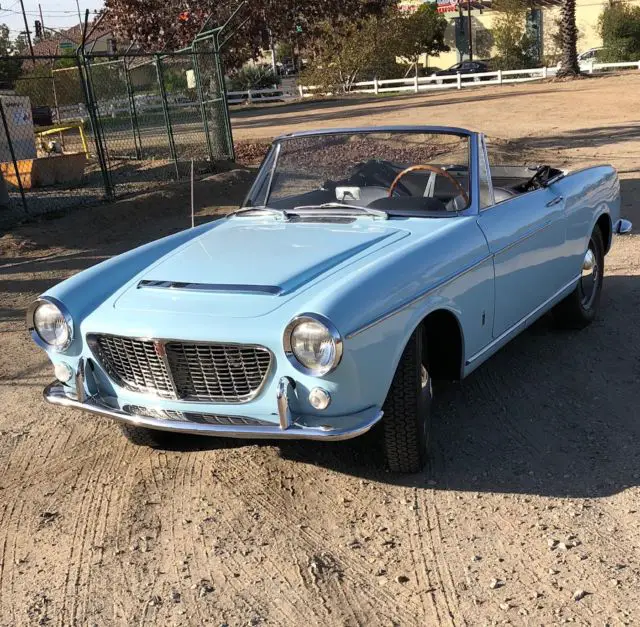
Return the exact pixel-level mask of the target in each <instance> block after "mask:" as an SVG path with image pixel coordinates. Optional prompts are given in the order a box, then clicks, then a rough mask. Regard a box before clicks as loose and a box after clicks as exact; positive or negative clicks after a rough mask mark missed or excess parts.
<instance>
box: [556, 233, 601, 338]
mask: <svg viewBox="0 0 640 627" xmlns="http://www.w3.org/2000/svg"><path fill="white" fill-rule="evenodd" d="M589 252H590V253H591V254H592V255H593V261H594V265H593V268H591V269H590V270H585V269H584V268H583V271H582V276H581V278H580V280H579V281H578V284H577V285H576V287H575V289H574V290H573V292H571V294H569V296H567V297H566V298H565V299H564V300H562V301H560V302H559V303H558V304H557V305H556V306H555V307H554V308H553V316H554V318H555V320H556V322H557V324H558V325H559V326H560V327H562V328H564V329H583V328H584V327H586V326H587V325H588V324H591V322H593V319H594V318H595V317H596V313H597V311H598V305H599V304H600V294H601V293H602V283H603V280H604V244H603V242H602V233H601V232H600V229H599V228H598V227H596V228H595V229H594V230H593V233H592V234H591V237H590V239H589V247H588V249H587V253H585V255H588V254H589Z"/></svg>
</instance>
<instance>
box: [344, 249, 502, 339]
mask: <svg viewBox="0 0 640 627" xmlns="http://www.w3.org/2000/svg"><path fill="white" fill-rule="evenodd" d="M492 257H493V255H487V256H486V257H483V258H482V259H480V260H478V261H474V262H473V263H471V264H469V265H468V266H467V267H466V268H463V269H462V270H460V271H459V272H456V273H454V274H451V275H449V276H448V277H445V278H444V279H442V280H441V281H438V283H436V284H435V285H432V286H431V287H430V288H428V289H426V290H425V291H424V292H421V293H420V294H418V295H417V296H415V297H414V298H412V299H411V300H409V301H406V302H405V303H403V304H402V305H398V306H397V307H395V308H393V309H391V310H390V311H388V312H387V313H384V314H382V315H380V316H378V317H377V318H374V319H373V320H371V321H370V322H367V323H366V324H364V325H362V326H361V327H358V328H357V329H354V330H353V331H350V332H349V333H347V334H346V335H345V338H346V339H347V340H350V339H351V338H353V337H355V336H356V335H359V334H360V333H363V332H364V331H368V330H369V329H370V328H371V327H375V326H376V325H377V324H380V323H381V322H384V321H385V320H388V319H389V318H392V317H393V316H395V315H396V314H399V313H400V312H401V311H403V310H405V309H408V308H409V307H411V306H412V305H415V304H416V303H418V302H420V301H421V300H422V299H423V298H426V297H427V296H429V294H431V293H432V292H434V291H435V290H438V289H440V288H441V287H444V286H445V285H447V284H448V283H451V281H454V280H455V279H457V278H458V277H461V276H463V275H464V274H466V273H467V272H471V270H474V269H475V268H477V267H478V266H481V265H482V264H483V263H484V262H485V261H487V260H488V259H491V258H492Z"/></svg>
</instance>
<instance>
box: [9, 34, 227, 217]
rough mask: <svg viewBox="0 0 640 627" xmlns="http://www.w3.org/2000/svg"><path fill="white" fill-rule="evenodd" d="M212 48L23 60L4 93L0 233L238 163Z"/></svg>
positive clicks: (209, 43)
mask: <svg viewBox="0 0 640 627" xmlns="http://www.w3.org/2000/svg"><path fill="white" fill-rule="evenodd" d="M216 49H217V45H216V42H215V39H214V38H203V39H200V40H196V42H194V44H193V45H192V46H190V47H189V48H187V49H185V50H180V51H176V52H172V53H166V52H165V53H162V54H128V55H125V56H119V57H108V56H106V55H91V54H85V55H83V54H77V55H76V54H73V55H58V56H47V57H36V58H35V59H32V58H31V57H24V58H21V59H20V63H21V66H22V71H21V73H20V76H19V78H17V79H16V80H15V83H14V85H13V89H11V90H4V91H0V169H1V172H2V177H1V179H0V227H2V226H6V225H10V224H13V223H15V222H17V221H20V220H21V219H24V218H25V217H28V216H36V215H42V214H46V213H51V212H56V211H61V210H66V209H68V208H71V207H73V206H77V205H87V204H90V203H93V202H97V201H100V200H103V199H110V198H113V197H115V196H118V195H123V194H128V193H132V192H137V191H142V190H144V189H148V188H149V187H151V186H155V185H157V184H158V182H164V181H167V180H177V179H181V178H184V177H187V176H189V174H190V171H191V162H192V161H193V162H194V164H195V171H196V172H198V173H207V172H213V171H215V168H216V162H219V161H225V160H232V159H233V158H234V154H233V141H232V136H231V125H230V121H229V113H228V107H227V103H226V92H225V84H224V76H223V72H222V67H221V63H220V55H219V53H218V52H217V51H216ZM6 59H7V58H4V59H3V58H0V63H2V62H4V61H6ZM10 59H11V62H12V63H16V59H17V58H16V57H10Z"/></svg>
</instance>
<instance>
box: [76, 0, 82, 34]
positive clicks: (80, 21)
mask: <svg viewBox="0 0 640 627" xmlns="http://www.w3.org/2000/svg"><path fill="white" fill-rule="evenodd" d="M76 7H77V8H78V20H79V21H78V24H80V28H82V15H81V13H80V3H79V2H78V0H76Z"/></svg>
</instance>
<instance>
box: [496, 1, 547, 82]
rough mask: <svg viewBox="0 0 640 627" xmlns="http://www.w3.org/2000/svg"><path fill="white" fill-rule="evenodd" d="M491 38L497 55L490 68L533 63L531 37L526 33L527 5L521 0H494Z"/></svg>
mask: <svg viewBox="0 0 640 627" xmlns="http://www.w3.org/2000/svg"><path fill="white" fill-rule="evenodd" d="M492 6H493V8H494V9H495V10H496V11H497V14H496V17H495V18H494V20H493V41H494V44H495V47H496V50H497V55H496V56H495V58H494V59H492V60H491V66H492V69H494V70H519V69H525V68H530V67H535V66H536V65H537V59H536V57H535V46H534V45H533V44H534V41H533V38H532V37H531V35H530V34H529V33H528V32H527V28H526V23H527V12H528V10H529V7H528V4H527V3H526V2H525V1H524V0H495V2H494V3H493V5H492Z"/></svg>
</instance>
